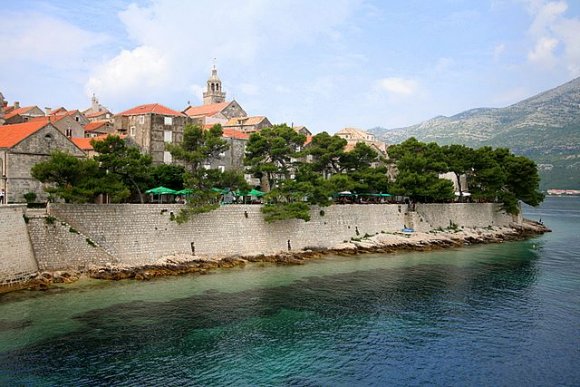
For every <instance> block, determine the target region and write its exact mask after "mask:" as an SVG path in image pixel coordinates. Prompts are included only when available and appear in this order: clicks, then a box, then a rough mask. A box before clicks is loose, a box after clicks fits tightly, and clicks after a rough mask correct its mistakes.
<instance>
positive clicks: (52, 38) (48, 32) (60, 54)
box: [0, 13, 110, 68]
mask: <svg viewBox="0 0 580 387" xmlns="http://www.w3.org/2000/svg"><path fill="white" fill-rule="evenodd" d="M2 31H3V32H2V33H1V34H0V47H2V51H3V52H4V53H5V54H7V53H9V55H0V63H3V62H10V63H14V62H15V61H16V62H29V61H33V62H37V63H40V64H42V65H49V66H54V67H58V68H70V67H72V66H74V65H77V66H78V65H79V64H82V62H83V61H86V60H87V59H88V58H89V57H90V56H91V53H90V50H91V49H93V48H94V47H96V46H99V45H102V44H104V43H106V42H108V41H109V40H110V38H109V37H107V36H106V35H105V34H98V33H93V32H89V31H86V30H83V29H81V28H79V27H77V26H74V25H73V24H70V23H68V22H67V21H65V20H61V19H57V18H55V17H51V16H47V15H42V14H29V13H9V14H5V15H2Z"/></svg>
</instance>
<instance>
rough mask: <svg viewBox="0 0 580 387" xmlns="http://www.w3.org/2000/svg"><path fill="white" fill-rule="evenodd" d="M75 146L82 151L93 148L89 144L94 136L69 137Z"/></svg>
mask: <svg viewBox="0 0 580 387" xmlns="http://www.w3.org/2000/svg"><path fill="white" fill-rule="evenodd" d="M70 140H71V141H72V142H73V143H74V144H75V145H76V146H78V147H79V148H80V149H82V150H84V151H89V150H93V146H92V145H91V140H94V138H88V137H71V139H70Z"/></svg>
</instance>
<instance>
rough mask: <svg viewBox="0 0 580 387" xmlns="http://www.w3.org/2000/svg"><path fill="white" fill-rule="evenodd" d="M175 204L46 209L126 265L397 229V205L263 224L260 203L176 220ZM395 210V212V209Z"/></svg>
mask: <svg viewBox="0 0 580 387" xmlns="http://www.w3.org/2000/svg"><path fill="white" fill-rule="evenodd" d="M180 208H181V205H138V204H133V205H122V204H121V205H107V206H102V205H74V206H73V205H62V204H57V205H51V207H50V212H51V214H53V215H54V216H55V217H57V218H59V219H61V220H64V221H66V222H67V223H69V224H70V225H71V226H72V227H74V228H75V229H77V230H79V231H80V232H81V233H83V234H85V235H87V236H88V237H90V238H91V239H92V240H94V241H95V242H96V243H97V244H98V245H99V246H101V247H102V248H103V249H105V250H106V251H107V252H108V253H109V254H110V255H111V256H114V257H116V258H118V259H119V261H120V263H122V264H126V265H144V264H152V263H154V262H156V261H157V260H158V259H159V258H161V257H163V256H166V255H169V254H174V253H177V254H182V253H185V254H187V253H191V244H192V243H193V244H194V248H195V253H196V255H198V256H218V257H219V256H228V255H236V254H240V255H249V254H256V253H263V254H272V253H277V252H280V251H287V250H288V241H290V247H291V249H293V250H301V249H304V248H308V247H311V248H321V249H323V248H331V247H332V246H334V245H336V244H339V243H342V242H343V241H348V240H350V239H351V238H356V237H362V236H364V235H365V234H369V235H374V234H376V233H378V232H381V231H396V230H400V229H401V227H402V223H401V220H400V219H401V214H402V213H404V211H405V209H406V206H404V205H401V206H397V205H390V206H387V205H365V206H361V205H344V206H331V207H326V208H323V209H313V210H312V219H311V221H309V222H304V221H302V220H290V221H283V222H276V223H271V224H268V223H266V222H265V221H264V218H263V215H262V213H261V211H260V206H255V205H230V206H222V207H221V208H219V209H218V210H216V211H213V212H211V213H207V214H200V215H196V216H195V217H194V218H193V219H192V220H191V221H189V222H187V223H184V224H181V225H180V224H177V223H176V222H174V221H172V220H171V214H172V213H173V214H177V213H178V211H179V209H180ZM399 211H401V212H399Z"/></svg>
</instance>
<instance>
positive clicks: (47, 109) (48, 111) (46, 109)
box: [44, 107, 52, 116]
mask: <svg viewBox="0 0 580 387" xmlns="http://www.w3.org/2000/svg"><path fill="white" fill-rule="evenodd" d="M44 111H45V112H46V115H47V116H49V115H50V112H51V111H52V109H51V108H49V107H45V108H44Z"/></svg>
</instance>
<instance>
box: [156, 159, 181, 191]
mask: <svg viewBox="0 0 580 387" xmlns="http://www.w3.org/2000/svg"><path fill="white" fill-rule="evenodd" d="M184 175H185V168H184V167H183V166H182V165H175V164H159V165H156V166H155V167H153V168H152V170H151V180H152V183H151V185H152V186H154V187H159V186H163V187H167V188H171V189H174V190H176V191H180V190H182V189H183V188H184V185H183V184H184V177H185V176H184Z"/></svg>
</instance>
